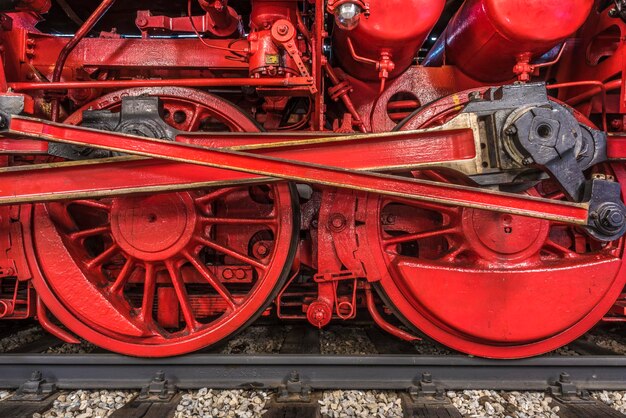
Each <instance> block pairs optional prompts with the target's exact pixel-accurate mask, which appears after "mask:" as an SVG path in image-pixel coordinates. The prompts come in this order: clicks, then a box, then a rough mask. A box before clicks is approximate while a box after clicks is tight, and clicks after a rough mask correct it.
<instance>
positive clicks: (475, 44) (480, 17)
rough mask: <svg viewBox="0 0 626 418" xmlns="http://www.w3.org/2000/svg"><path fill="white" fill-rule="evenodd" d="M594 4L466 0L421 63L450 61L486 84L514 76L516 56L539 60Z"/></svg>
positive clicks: (574, 0) (583, 1)
mask: <svg viewBox="0 0 626 418" xmlns="http://www.w3.org/2000/svg"><path fill="white" fill-rule="evenodd" d="M593 4H594V0H569V1H563V0H467V1H466V2H465V3H464V4H463V6H461V9H460V10H459V11H458V13H457V14H456V15H455V16H454V18H452V20H451V21H450V22H449V23H448V27H447V28H446V30H445V32H444V34H442V36H441V37H440V38H439V40H438V41H437V44H436V45H435V46H434V47H433V49H432V50H431V52H430V53H429V54H428V56H427V57H426V60H425V61H424V62H423V64H424V65H426V66H439V65H442V64H452V65H455V66H457V67H458V68H459V69H460V70H461V71H463V72H464V73H465V74H467V75H468V76H470V77H472V78H474V79H476V80H479V81H483V82H488V83H490V82H500V81H506V80H510V79H511V78H513V76H514V74H513V67H514V66H515V63H516V61H517V57H518V56H520V55H522V54H527V55H530V57H531V60H532V59H536V58H537V57H539V56H541V55H542V54H544V53H546V52H548V51H549V50H550V49H552V48H554V47H555V46H557V45H558V44H560V43H561V42H563V41H564V40H565V39H566V38H568V37H569V36H571V35H572V34H574V33H575V32H576V31H577V30H578V29H579V28H580V27H581V26H582V24H583V23H584V22H585V20H586V19H587V17H588V16H589V13H590V12H591V8H592V7H593ZM531 62H532V61H531Z"/></svg>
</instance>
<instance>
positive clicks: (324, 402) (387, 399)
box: [319, 390, 402, 418]
mask: <svg viewBox="0 0 626 418" xmlns="http://www.w3.org/2000/svg"><path fill="white" fill-rule="evenodd" d="M319 403H320V412H321V414H322V416H323V417H329V418H344V417H364V418H365V417H377V418H396V417H402V401H401V400H400V398H399V397H398V395H397V394H396V393H394V392H379V391H360V390H334V391H326V392H324V394H323V396H322V399H320V401H319Z"/></svg>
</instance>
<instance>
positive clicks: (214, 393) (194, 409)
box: [175, 388, 269, 418]
mask: <svg viewBox="0 0 626 418" xmlns="http://www.w3.org/2000/svg"><path fill="white" fill-rule="evenodd" d="M268 399H269V395H268V393H267V392H263V391H248V390H212V389H207V388H204V389H200V390H198V391H192V392H188V393H186V394H184V395H183V397H182V399H181V401H180V403H179V404H178V406H177V408H176V415H175V418H221V417H229V418H230V417H237V418H239V417H241V418H257V417H261V416H262V415H263V414H264V413H265V412H267V411H266V409H265V404H266V403H267V400H268Z"/></svg>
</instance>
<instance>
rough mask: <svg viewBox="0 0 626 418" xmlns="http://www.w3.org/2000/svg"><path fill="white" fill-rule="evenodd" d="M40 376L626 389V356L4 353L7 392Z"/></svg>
mask: <svg viewBox="0 0 626 418" xmlns="http://www.w3.org/2000/svg"><path fill="white" fill-rule="evenodd" d="M35 371H40V372H41V373H42V375H43V378H44V379H45V380H46V381H47V382H48V383H54V384H56V385H57V387H58V388H59V389H67V390H74V389H96V388H97V389H138V388H141V387H142V386H144V385H146V384H148V383H149V382H150V381H151V379H152V378H153V377H154V375H155V374H156V373H157V372H158V371H163V372H164V373H165V377H166V378H167V379H168V381H169V382H170V383H172V384H175V385H176V386H177V387H178V388H179V389H196V388H202V387H211V388H215V389H233V388H266V389H274V388H278V387H280V386H281V385H284V384H285V383H286V381H287V380H288V379H289V376H294V373H295V374H297V375H298V376H299V381H300V382H301V383H302V384H303V385H305V386H308V387H310V388H311V389H312V390H316V389H362V390H368V389H380V390H406V389H408V388H410V387H413V386H416V385H417V384H418V383H419V382H420V380H421V377H422V374H423V373H430V374H431V375H432V380H433V383H434V384H435V385H436V386H437V387H440V388H442V389H446V390H466V389H467V390H470V389H472V390H479V389H490V390H538V391H541V390H545V389H547V388H548V387H549V386H554V385H555V384H557V382H558V381H559V379H560V376H561V375H562V374H563V373H567V374H569V376H570V380H571V383H572V384H574V385H575V386H576V387H577V389H580V390H582V389H585V390H626V356H584V357H560V356H546V357H538V358H531V359H522V360H488V359H479V358H471V357H466V356H409V355H378V356H321V355H253V356H240V355H216V354H194V355H188V356H184V357H174V358H165V359H139V358H132V357H124V356H119V355H115V354H85V355H42V354H32V355H31V354H28V355H24V354H5V355H0V376H1V378H0V388H3V389H14V388H17V387H18V386H19V385H21V384H23V383H24V382H25V381H27V380H28V379H29V378H30V377H31V375H32V373H33V372H35Z"/></svg>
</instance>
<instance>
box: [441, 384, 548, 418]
mask: <svg viewBox="0 0 626 418" xmlns="http://www.w3.org/2000/svg"><path fill="white" fill-rule="evenodd" d="M447 396H448V398H450V400H451V401H452V404H453V405H454V406H455V407H456V408H457V409H458V410H459V412H460V413H461V414H462V415H463V416H464V417H467V418H479V417H502V418H505V417H512V418H530V417H537V418H558V417H559V416H558V412H559V407H558V406H552V405H551V402H552V399H551V398H550V397H549V396H546V394H545V393H541V392H496V391H493V390H465V391H462V392H452V391H450V392H447Z"/></svg>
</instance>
